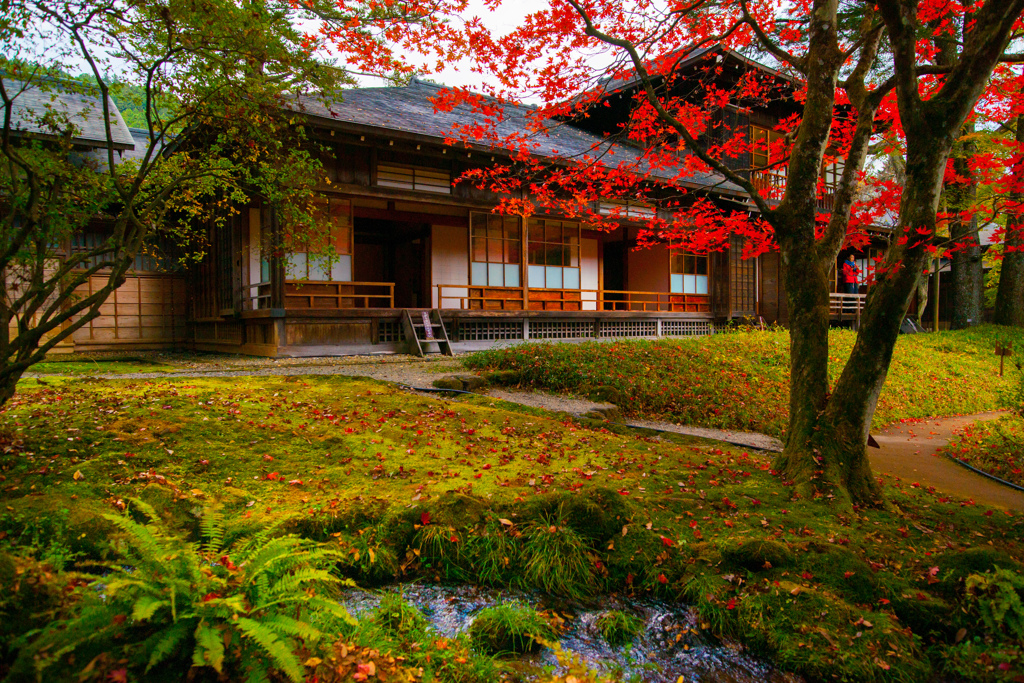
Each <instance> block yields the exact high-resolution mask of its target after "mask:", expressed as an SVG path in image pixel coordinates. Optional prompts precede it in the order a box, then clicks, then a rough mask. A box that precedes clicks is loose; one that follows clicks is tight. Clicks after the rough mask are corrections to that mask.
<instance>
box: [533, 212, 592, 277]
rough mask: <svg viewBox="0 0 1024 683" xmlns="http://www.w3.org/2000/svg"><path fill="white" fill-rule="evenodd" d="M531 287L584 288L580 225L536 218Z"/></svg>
mask: <svg viewBox="0 0 1024 683" xmlns="http://www.w3.org/2000/svg"><path fill="white" fill-rule="evenodd" d="M528 244H529V267H528V271H527V274H528V276H529V285H530V287H534V288H536V289H579V288H580V224H579V223H569V222H567V221H553V220H547V219H533V220H531V221H530V227H529V239H528Z"/></svg>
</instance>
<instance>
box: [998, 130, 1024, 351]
mask: <svg viewBox="0 0 1024 683" xmlns="http://www.w3.org/2000/svg"><path fill="white" fill-rule="evenodd" d="M1015 139H1016V142H1017V145H1018V147H1020V146H1024V116H1018V117H1017V131H1016V135H1015ZM1013 174H1014V176H1016V177H1015V180H1016V181H1017V182H1021V181H1024V161H1021V162H1018V163H1017V164H1016V165H1015V166H1014V167H1013ZM1021 199H1022V198H1021V197H1016V200H1017V201H1018V202H1020V201H1021ZM1004 245H1005V250H1004V254H1003V262H1002V264H1001V266H1000V272H999V288H998V289H997V290H996V305H995V311H994V315H993V320H994V322H995V323H996V324H997V325H1013V326H1015V327H1024V216H1019V215H1017V213H1016V212H1014V213H1012V214H1011V215H1010V216H1009V218H1007V220H1006V240H1005V242H1004ZM1022 351H1024V349H1022Z"/></svg>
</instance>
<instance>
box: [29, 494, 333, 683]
mask: <svg viewBox="0 0 1024 683" xmlns="http://www.w3.org/2000/svg"><path fill="white" fill-rule="evenodd" d="M133 507H134V508H135V511H137V512H138V513H141V515H140V517H141V518H143V519H144V520H148V521H136V520H134V519H132V517H131V516H129V515H107V516H106V517H107V519H108V520H109V521H110V522H111V523H113V524H114V525H115V526H116V527H118V528H119V529H120V531H121V532H122V533H123V539H122V540H121V542H120V543H119V544H118V550H119V553H120V555H121V557H120V560H119V561H118V562H116V563H108V564H105V565H102V566H103V568H104V569H105V570H106V572H107V573H106V575H104V576H99V575H94V576H93V577H92V578H93V581H92V584H91V587H92V588H93V589H94V590H92V591H87V592H85V594H84V595H83V596H82V597H83V600H82V603H81V605H80V607H79V609H78V610H77V613H76V614H74V615H73V616H72V617H70V618H68V619H64V620H60V621H58V622H56V623H53V624H51V625H50V626H48V627H46V628H45V629H43V630H42V631H41V632H39V633H38V634H32V633H30V634H27V635H26V636H24V637H23V638H22V641H23V642H22V645H23V647H22V648H21V651H20V652H19V657H18V660H17V661H16V662H15V665H14V672H15V673H18V672H22V675H24V674H26V673H28V671H27V670H28V669H32V668H34V669H35V670H36V674H37V675H42V672H43V671H46V670H48V669H51V668H52V667H58V666H63V667H65V668H66V667H68V666H70V665H71V664H72V663H73V662H75V661H77V662H88V661H89V659H90V656H91V655H95V654H96V653H97V652H99V653H109V654H110V655H111V659H114V660H117V659H119V658H120V657H121V655H123V657H124V659H125V660H126V661H127V663H128V665H129V666H130V667H132V668H133V669H140V670H142V673H143V674H144V675H145V674H148V673H149V672H150V671H151V670H153V669H154V667H157V666H158V665H163V664H168V665H171V666H169V667H166V668H167V669H173V670H175V671H177V672H180V671H183V670H186V669H188V668H189V666H190V665H191V666H192V667H195V668H199V669H202V668H205V667H209V668H211V669H213V670H214V671H216V672H217V673H218V674H220V675H224V676H229V677H231V678H234V679H240V678H243V677H248V678H249V679H251V680H263V679H266V678H267V677H268V676H270V674H271V672H280V673H281V674H283V675H284V677H286V678H287V679H288V680H291V681H293V682H294V683H299V682H300V681H302V680H303V679H304V677H305V671H304V668H303V665H302V662H301V660H300V658H299V654H298V650H299V648H300V646H303V645H305V644H308V643H316V642H317V641H318V640H319V638H320V635H321V632H320V630H319V629H318V628H316V626H314V625H313V623H316V622H318V621H319V622H321V623H331V622H332V621H333V622H334V623H340V622H343V621H345V620H350V619H351V617H349V616H348V613H347V612H345V610H344V608H342V607H340V606H339V605H338V604H337V603H336V602H335V601H334V600H332V599H330V598H329V597H328V596H325V595H324V593H325V591H327V590H328V589H329V588H331V587H333V586H335V585H336V584H338V583H339V581H340V580H339V579H337V578H336V577H334V576H333V575H332V574H331V573H330V571H329V570H328V569H327V567H328V566H330V565H332V564H334V563H335V562H337V561H338V559H339V558H338V555H337V553H334V552H332V551H330V550H326V549H324V548H321V547H319V546H318V545H316V544H315V543H312V542H310V541H306V540H303V539H300V538H298V537H296V536H291V535H284V536H282V535H277V533H278V530H279V527H280V524H278V525H274V526H271V527H268V528H265V529H263V530H260V531H258V532H255V533H251V534H249V535H243V536H239V537H237V538H236V539H235V540H234V541H233V542H232V543H230V544H225V543H224V538H225V528H224V520H223V518H222V517H221V516H220V515H219V514H216V513H214V512H212V511H209V510H208V511H207V512H206V514H205V516H204V518H203V522H202V525H201V526H202V535H203V537H204V539H203V542H202V543H201V544H196V543H189V542H186V541H184V540H182V539H181V538H179V537H177V536H176V535H174V534H173V533H171V532H170V531H168V530H167V529H166V528H164V527H163V525H162V524H161V523H160V522H159V521H158V520H159V517H158V516H157V514H156V513H155V512H154V510H153V509H152V508H151V507H149V506H147V505H145V504H144V503H141V502H140V501H135V502H134V503H133ZM311 622H313V623H311ZM32 635H36V636H37V637H35V638H34V639H32V638H31V636H32ZM114 653H117V654H114ZM82 655H85V656H82ZM162 668H164V667H162ZM154 673H156V672H154Z"/></svg>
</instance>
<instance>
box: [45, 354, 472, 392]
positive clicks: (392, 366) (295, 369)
mask: <svg viewBox="0 0 1024 683" xmlns="http://www.w3.org/2000/svg"><path fill="white" fill-rule="evenodd" d="M133 355H134V354H133ZM213 358H214V359H215V360H206V359H204V358H196V357H193V356H183V357H177V356H174V355H169V356H158V357H155V358H153V360H157V361H158V362H160V363H163V364H166V365H170V366H173V367H174V368H175V369H174V370H170V371H166V372H125V373H116V374H114V373H112V374H101V373H97V374H95V375H74V376H75V377H79V378H82V379H84V378H86V377H96V378H100V379H174V378H183V377H188V378H195V377H273V376H292V375H348V376H351V377H369V378H371V379H376V380H381V381H384V382H396V383H399V384H410V385H413V386H427V387H429V386H430V385H431V383H432V382H433V381H434V380H435V379H437V378H438V377H440V376H441V375H443V374H446V373H453V372H459V371H464V369H463V367H462V364H461V363H460V362H459V360H458V359H456V358H446V357H438V358H419V357H417V356H407V355H404V354H392V355H388V356H386V357H380V358H372V357H367V356H350V357H315V358H280V359H277V358H251V357H250V358H245V357H228V358H223V357H220V356H215V357H213ZM371 358H372V360H371ZM53 376H55V375H50V374H36V373H25V377H26V378H36V379H45V378H46V377H53ZM64 376H69V375H64Z"/></svg>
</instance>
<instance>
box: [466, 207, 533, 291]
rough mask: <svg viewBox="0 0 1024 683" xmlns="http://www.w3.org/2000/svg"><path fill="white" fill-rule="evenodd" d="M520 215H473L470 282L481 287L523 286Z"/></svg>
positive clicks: (470, 234) (471, 219)
mask: <svg viewBox="0 0 1024 683" xmlns="http://www.w3.org/2000/svg"><path fill="white" fill-rule="evenodd" d="M519 224H520V219H519V217H517V216H500V215H497V214H493V213H491V214H488V213H474V214H471V215H470V229H469V239H470V263H469V277H470V279H469V283H470V284H471V285H475V286H480V287H521V286H522V284H521V283H520V281H519V269H520V267H521V264H522V262H523V257H522V240H521V238H520V231H519Z"/></svg>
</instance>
